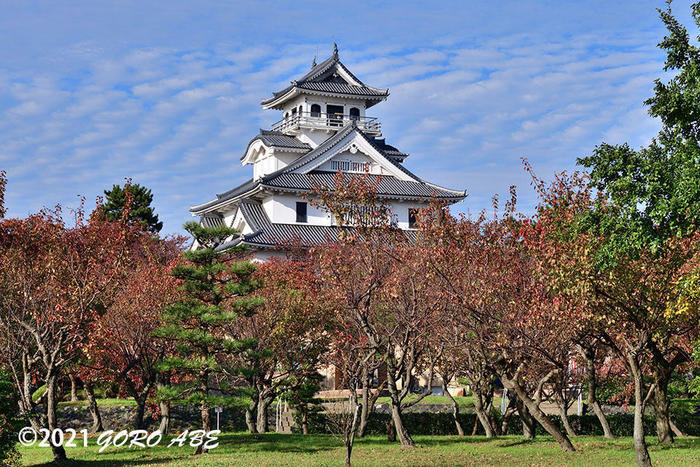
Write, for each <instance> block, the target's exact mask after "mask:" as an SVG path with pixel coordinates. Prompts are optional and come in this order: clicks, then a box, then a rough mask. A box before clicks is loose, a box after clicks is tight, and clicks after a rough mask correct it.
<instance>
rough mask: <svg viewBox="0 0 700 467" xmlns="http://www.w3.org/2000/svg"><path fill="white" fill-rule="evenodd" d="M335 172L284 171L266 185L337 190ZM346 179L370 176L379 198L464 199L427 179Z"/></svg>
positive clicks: (297, 188)
mask: <svg viewBox="0 0 700 467" xmlns="http://www.w3.org/2000/svg"><path fill="white" fill-rule="evenodd" d="M335 176H336V174H335V173H334V172H321V171H313V172H310V173H308V174H301V173H287V174H281V175H278V176H277V177H275V178H274V179H272V180H269V181H267V182H265V186H267V187H275V188H281V189H284V190H290V191H300V190H304V191H308V190H311V189H313V188H314V186H324V187H327V188H329V189H331V190H335V188H336V187H335ZM344 176H345V177H346V178H357V177H367V182H368V183H369V184H371V185H372V186H374V187H375V188H376V190H377V195H379V196H380V197H400V198H421V199H424V198H438V199H462V198H464V192H462V191H453V190H447V189H445V188H440V187H436V186H433V185H430V184H428V183H425V182H422V181H421V182H414V181H408V180H400V179H398V178H396V177H392V176H389V175H383V176H379V175H372V174H367V175H361V174H344Z"/></svg>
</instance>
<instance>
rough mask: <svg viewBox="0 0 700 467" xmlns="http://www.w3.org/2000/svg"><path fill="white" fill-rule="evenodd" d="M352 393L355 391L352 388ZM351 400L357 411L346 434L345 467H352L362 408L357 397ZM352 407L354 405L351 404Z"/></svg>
mask: <svg viewBox="0 0 700 467" xmlns="http://www.w3.org/2000/svg"><path fill="white" fill-rule="evenodd" d="M351 391H355V388H352V389H351ZM351 400H352V401H353V402H354V403H355V410H354V411H353V416H352V424H351V425H350V427H349V428H350V430H349V432H348V433H345V436H344V441H345V467H350V465H351V464H350V456H351V455H352V446H353V445H354V444H355V434H356V433H357V424H358V422H359V416H360V410H361V409H360V406H359V405H358V404H357V395H356V394H355V395H354V396H351ZM351 405H352V404H351Z"/></svg>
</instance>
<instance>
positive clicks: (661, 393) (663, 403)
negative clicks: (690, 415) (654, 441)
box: [653, 378, 673, 444]
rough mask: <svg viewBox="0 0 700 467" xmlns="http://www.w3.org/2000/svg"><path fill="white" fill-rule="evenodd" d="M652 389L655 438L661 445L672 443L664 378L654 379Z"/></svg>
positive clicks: (666, 382) (666, 383)
mask: <svg viewBox="0 0 700 467" xmlns="http://www.w3.org/2000/svg"><path fill="white" fill-rule="evenodd" d="M655 383H656V388H655V389H654V396H653V397H654V404H653V405H654V414H655V416H656V436H657V438H658V439H659V443H661V444H671V443H673V431H672V430H671V411H670V405H671V404H670V401H669V400H668V395H667V388H668V381H667V380H666V378H655Z"/></svg>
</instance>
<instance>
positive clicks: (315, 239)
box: [240, 200, 339, 246]
mask: <svg viewBox="0 0 700 467" xmlns="http://www.w3.org/2000/svg"><path fill="white" fill-rule="evenodd" d="M240 209H241V213H242V214H243V217H244V218H245V220H246V222H247V223H248V225H250V227H251V228H252V229H253V230H254V232H253V233H252V234H249V235H246V236H245V237H244V239H243V241H244V242H245V243H247V244H251V245H261V246H275V245H284V244H285V243H289V242H293V241H299V242H300V243H301V245H302V246H313V245H318V244H320V243H324V242H326V241H336V240H338V230H339V227H333V226H321V225H310V224H273V223H272V222H270V219H269V218H268V217H267V214H265V211H264V210H263V208H262V205H261V204H260V203H258V202H255V201H252V200H244V201H241V203H240Z"/></svg>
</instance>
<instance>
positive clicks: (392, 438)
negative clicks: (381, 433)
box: [386, 422, 396, 443]
mask: <svg viewBox="0 0 700 467" xmlns="http://www.w3.org/2000/svg"><path fill="white" fill-rule="evenodd" d="M386 440H387V441H388V442H390V443H395V442H396V429H395V428H394V423H393V422H386Z"/></svg>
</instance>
